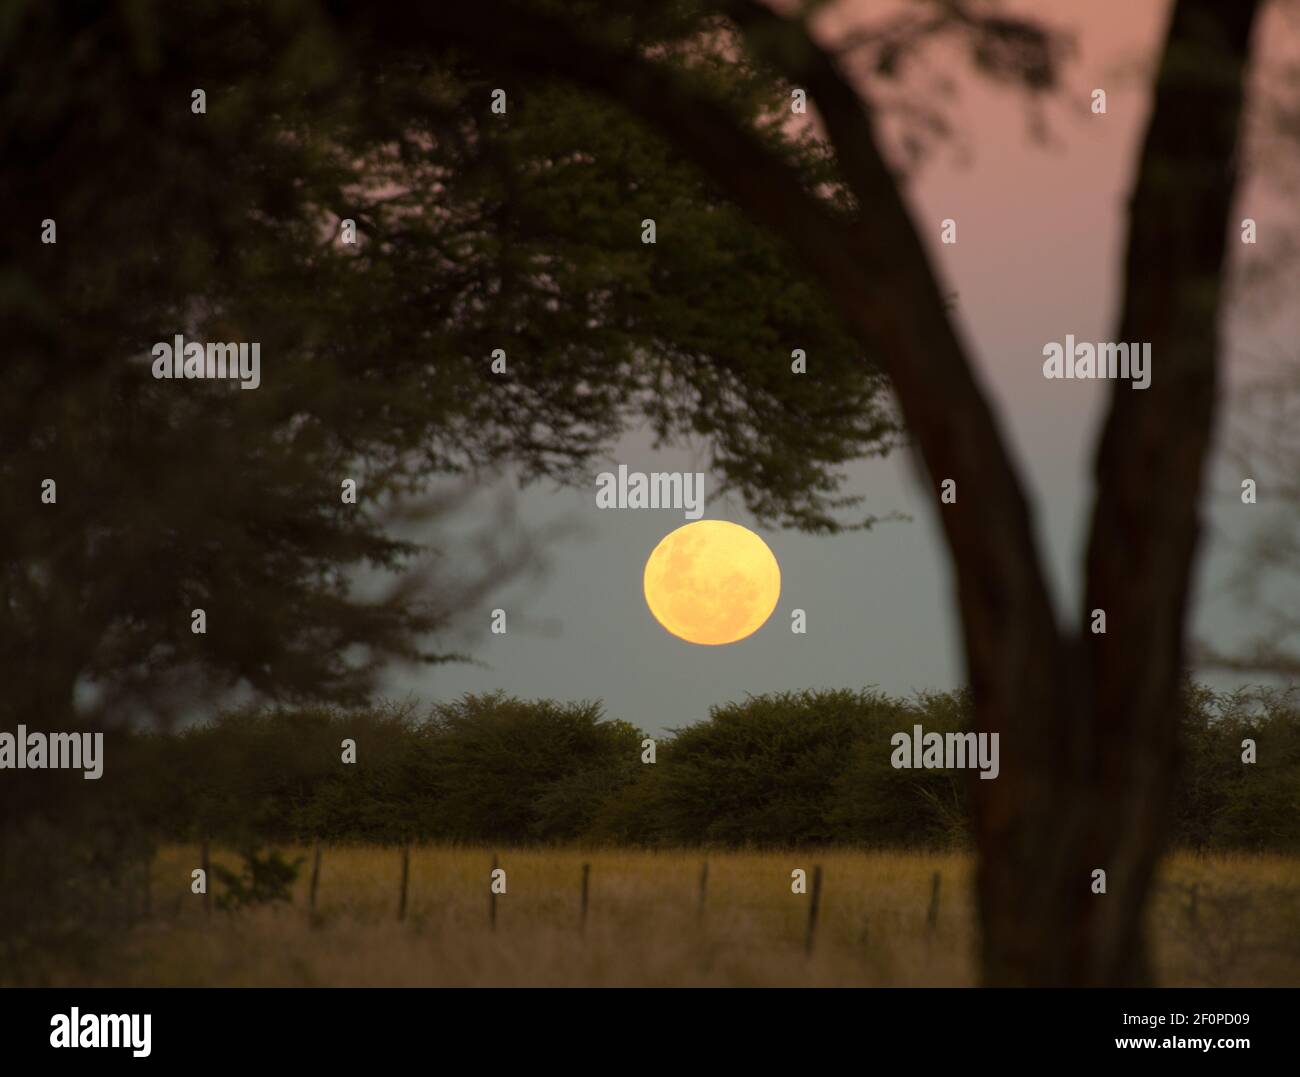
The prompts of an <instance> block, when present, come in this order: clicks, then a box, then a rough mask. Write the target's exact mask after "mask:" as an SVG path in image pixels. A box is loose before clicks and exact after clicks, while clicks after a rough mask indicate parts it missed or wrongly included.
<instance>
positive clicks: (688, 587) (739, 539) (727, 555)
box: [643, 520, 781, 645]
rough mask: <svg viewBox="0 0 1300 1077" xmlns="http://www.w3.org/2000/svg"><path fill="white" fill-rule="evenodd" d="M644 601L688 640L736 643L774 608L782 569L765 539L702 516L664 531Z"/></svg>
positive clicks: (650, 563) (652, 556)
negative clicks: (668, 531) (699, 518)
mask: <svg viewBox="0 0 1300 1077" xmlns="http://www.w3.org/2000/svg"><path fill="white" fill-rule="evenodd" d="M643 585H644V587H645V600H646V605H648V606H649V607H650V612H651V613H653V614H654V615H655V620H657V621H658V622H659V623H660V624H661V625H663V626H664V628H666V629H668V631H669V632H671V633H672V634H673V635H674V636H677V637H678V638H680V639H684V640H686V641H687V642H688V643H704V644H711V645H717V644H722V643H735V642H736V641H737V640H742V639H744V638H745V637H746V636H749V635H752V634H753V633H754V632H757V631H758V630H759V629H760V628H761V627H762V626H763V622H764V621H766V620H767V619H768V617H770V616H771V615H772V611H773V610H774V609H776V600H777V599H778V598H779V597H780V595H781V569H780V567H779V566H778V565H777V563H776V558H775V557H774V556H773V555H772V551H771V550H769V549H768V547H767V543H766V542H764V541H763V540H762V539H761V538H759V537H758V536H757V535H756V534H754V532H752V531H750V530H749V529H748V528H745V527H741V526H740V525H739V524H733V523H728V522H727V521H726V520H698V521H696V522H695V523H691V524H687V525H686V526H685V527H679V528H678V529H677V530H676V531H673V532H671V533H669V534H668V535H665V536H664V538H663V540H662V541H661V542H660V543H659V545H658V546H656V547H655V548H654V551H653V552H652V553H651V554H650V557H649V559H648V560H647V561H646V563H645V577H644V580H643Z"/></svg>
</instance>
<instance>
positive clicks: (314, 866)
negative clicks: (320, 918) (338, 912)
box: [307, 842, 320, 912]
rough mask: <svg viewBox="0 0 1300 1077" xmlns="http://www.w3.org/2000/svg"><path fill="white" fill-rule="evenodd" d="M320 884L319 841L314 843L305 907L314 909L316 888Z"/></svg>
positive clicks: (313, 910)
mask: <svg viewBox="0 0 1300 1077" xmlns="http://www.w3.org/2000/svg"><path fill="white" fill-rule="evenodd" d="M319 886H320V842H317V843H316V852H315V854H314V855H313V856H312V860H311V891H310V893H309V894H308V897H307V907H308V908H309V909H310V910H311V911H312V912H315V911H316V889H317V887H319Z"/></svg>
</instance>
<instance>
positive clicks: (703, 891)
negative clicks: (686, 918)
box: [695, 860, 709, 922]
mask: <svg viewBox="0 0 1300 1077" xmlns="http://www.w3.org/2000/svg"><path fill="white" fill-rule="evenodd" d="M708 894H709V862H708V861H707V860H706V861H704V864H703V865H702V866H701V867H700V898H699V903H698V905H697V906H696V909H695V919H696V920H697V921H700V922H703V920H704V901H705V898H707V897H708Z"/></svg>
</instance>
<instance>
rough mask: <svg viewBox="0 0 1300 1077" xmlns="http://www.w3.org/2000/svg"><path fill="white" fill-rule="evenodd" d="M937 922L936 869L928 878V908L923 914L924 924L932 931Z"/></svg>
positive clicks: (937, 885) (937, 874)
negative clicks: (929, 878) (930, 877)
mask: <svg viewBox="0 0 1300 1077" xmlns="http://www.w3.org/2000/svg"><path fill="white" fill-rule="evenodd" d="M938 923H939V873H938V872H937V871H936V872H935V873H934V877H933V878H932V879H931V880H930V908H929V910H928V911H927V912H926V914H925V926H926V929H927V930H929V931H933V930H934V929H935V927H937V926H938Z"/></svg>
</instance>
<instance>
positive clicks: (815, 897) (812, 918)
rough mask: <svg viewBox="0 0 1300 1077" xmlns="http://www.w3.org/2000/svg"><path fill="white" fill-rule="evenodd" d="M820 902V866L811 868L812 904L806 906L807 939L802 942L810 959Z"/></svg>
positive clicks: (815, 935)
mask: <svg viewBox="0 0 1300 1077" xmlns="http://www.w3.org/2000/svg"><path fill="white" fill-rule="evenodd" d="M821 901H822V866H821V865H820V864H816V865H814V866H813V887H812V904H810V905H809V906H808V937H807V938H806V939H805V940H804V953H805V954H806V955H807V956H808V957H812V952H813V940H814V939H815V938H816V937H817V911H818V908H819V907H820V905H821Z"/></svg>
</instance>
